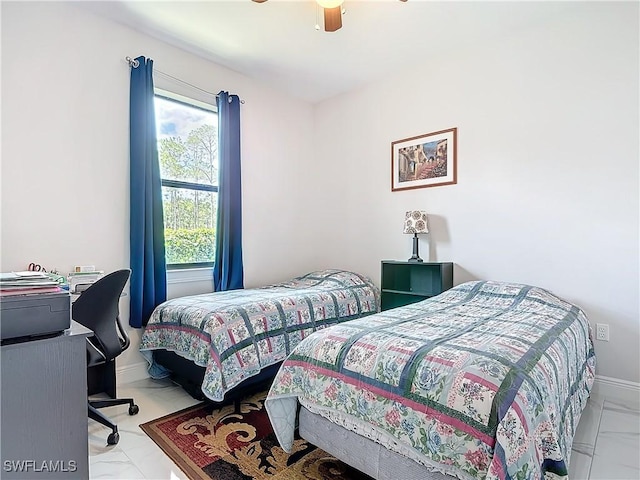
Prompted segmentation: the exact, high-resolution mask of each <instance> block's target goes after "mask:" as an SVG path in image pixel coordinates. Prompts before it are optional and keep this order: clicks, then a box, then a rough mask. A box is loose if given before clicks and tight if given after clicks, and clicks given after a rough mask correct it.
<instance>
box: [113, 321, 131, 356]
mask: <svg viewBox="0 0 640 480" xmlns="http://www.w3.org/2000/svg"><path fill="white" fill-rule="evenodd" d="M116 326H117V327H118V333H119V334H120V337H121V338H122V340H123V342H124V343H123V344H122V350H123V351H124V350H126V349H127V348H129V345H131V340H130V339H129V335H127V331H126V330H125V329H124V327H123V326H122V322H120V315H118V316H117V317H116Z"/></svg>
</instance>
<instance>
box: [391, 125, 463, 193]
mask: <svg viewBox="0 0 640 480" xmlns="http://www.w3.org/2000/svg"><path fill="white" fill-rule="evenodd" d="M457 137H458V129H457V128H449V129H446V130H439V131H437V132H431V133H425V134H424V135H418V136H416V137H410V138H404V139H402V140H397V141H395V142H391V191H392V192H396V191H399V190H411V189H414V188H425V187H438V186H442V185H454V184H456V183H457V182H458V180H457V156H458V146H457V141H458V138H457Z"/></svg>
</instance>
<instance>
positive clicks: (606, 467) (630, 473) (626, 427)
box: [89, 379, 640, 480]
mask: <svg viewBox="0 0 640 480" xmlns="http://www.w3.org/2000/svg"><path fill="white" fill-rule="evenodd" d="M118 396H119V397H133V398H134V399H135V401H136V404H137V405H138V406H139V407H140V413H138V414H137V415H133V416H130V415H129V414H128V412H127V407H126V406H118V407H111V408H106V409H103V412H104V413H105V414H106V415H107V416H109V417H110V418H111V419H113V420H115V421H116V422H117V424H118V430H119V432H120V442H119V443H118V444H117V445H114V446H107V442H106V439H107V436H108V434H109V433H110V430H109V429H107V428H106V427H103V426H102V425H100V424H98V423H97V422H94V421H92V420H89V471H90V478H92V479H98V478H111V479H118V480H129V479H131V480H134V479H157V480H178V479H187V477H186V475H185V474H184V473H182V471H181V470H180V469H179V468H178V467H177V466H176V465H175V464H174V463H173V462H172V461H171V459H169V457H168V456H166V455H165V454H164V453H163V452H162V450H161V449H160V448H159V447H158V446H157V445H156V444H155V443H154V442H153V441H152V440H151V439H150V438H149V437H147V435H146V434H145V433H144V432H143V431H142V430H141V429H140V427H139V425H140V424H141V423H144V422H147V421H150V420H153V419H154V418H158V417H161V416H163V415H167V414H169V413H172V412H175V411H178V410H180V409H182V408H186V407H189V406H191V405H195V404H197V403H199V402H198V401H197V400H194V399H193V398H191V397H190V396H189V394H187V393H186V392H185V391H184V390H182V388H181V387H179V386H177V385H175V384H173V383H172V382H171V381H169V380H162V381H157V380H151V379H145V380H141V381H138V382H133V383H129V384H124V385H121V386H119V389H118ZM569 472H570V475H569V478H570V479H571V480H583V479H590V480H638V479H640V404H637V405H623V404H621V403H619V402H616V401H614V400H610V399H606V398H598V397H592V398H591V399H590V400H589V403H588V404H587V407H586V409H585V411H584V412H583V414H582V418H581V420H580V423H579V425H578V430H577V433H576V436H575V439H574V444H573V452H572V455H571V465H570V469H569Z"/></svg>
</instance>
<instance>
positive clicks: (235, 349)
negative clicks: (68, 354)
mask: <svg viewBox="0 0 640 480" xmlns="http://www.w3.org/2000/svg"><path fill="white" fill-rule="evenodd" d="M379 306H380V293H379V290H378V288H377V287H376V286H375V285H374V284H373V283H372V282H371V280H370V279H368V278H366V277H364V276H362V275H359V274H357V273H353V272H349V271H345V270H322V271H317V272H311V273H309V274H307V275H304V276H302V277H297V278H294V279H292V280H290V281H287V282H284V283H279V284H275V285H270V286H268V287H263V288H253V289H246V290H230V291H224V292H215V293H208V294H203V295H193V296H188V297H181V298H175V299H172V300H169V301H167V302H164V303H163V304H161V305H159V306H158V307H157V308H156V309H155V310H154V312H153V314H152V315H151V318H150V319H149V322H148V324H147V326H146V328H145V330H144V333H143V335H142V339H141V343H140V351H141V352H142V353H143V355H145V358H147V360H148V361H149V363H150V373H151V374H152V376H154V377H158V376H162V373H159V374H158V373H155V374H154V373H153V371H154V369H155V371H156V372H158V370H157V366H156V365H154V362H153V358H152V355H150V352H151V351H152V350H155V349H166V350H171V351H174V352H176V353H177V354H179V355H181V356H182V357H185V358H188V359H189V360H192V361H193V362H195V363H196V364H197V365H199V366H202V367H206V371H205V376H204V381H203V384H202V392H203V393H204V394H205V395H206V396H207V397H208V398H210V399H211V400H214V401H222V400H223V398H224V395H225V393H226V392H228V391H229V390H231V389H232V388H233V387H235V386H236V385H238V384H239V383H240V382H242V381H243V380H244V379H246V378H248V377H251V376H253V375H256V374H258V373H259V372H260V370H261V369H262V368H264V367H267V366H269V365H273V364H275V363H278V362H280V361H282V360H284V359H285V358H286V356H287V355H289V353H291V351H292V350H293V348H294V347H295V346H296V345H297V344H298V343H299V342H300V341H301V340H302V339H304V338H306V337H307V336H308V335H310V334H311V333H312V332H314V331H316V330H318V329H322V328H324V327H327V326H330V325H333V324H336V323H339V322H344V321H347V320H353V319H355V318H359V317H361V316H365V315H371V314H374V313H376V312H378V311H379V309H380V308H379ZM164 375H165V376H166V372H165V373H164Z"/></svg>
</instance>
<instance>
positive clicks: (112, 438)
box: [107, 432, 120, 445]
mask: <svg viewBox="0 0 640 480" xmlns="http://www.w3.org/2000/svg"><path fill="white" fill-rule="evenodd" d="M119 441H120V434H119V433H118V432H113V433H112V434H111V435H109V436H108V437H107V445H115V444H117V443H118V442H119Z"/></svg>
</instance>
